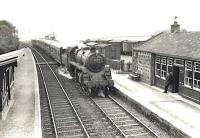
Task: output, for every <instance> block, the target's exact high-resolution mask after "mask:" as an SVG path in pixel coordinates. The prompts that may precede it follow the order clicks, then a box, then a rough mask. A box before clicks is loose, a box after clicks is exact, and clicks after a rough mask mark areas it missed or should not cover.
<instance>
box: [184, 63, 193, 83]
mask: <svg viewBox="0 0 200 138" xmlns="http://www.w3.org/2000/svg"><path fill="white" fill-rule="evenodd" d="M192 75H193V74H192V61H185V81H184V82H185V85H186V86H189V87H192Z"/></svg>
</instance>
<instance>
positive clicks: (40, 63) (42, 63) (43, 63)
mask: <svg viewBox="0 0 200 138" xmlns="http://www.w3.org/2000/svg"><path fill="white" fill-rule="evenodd" d="M46 64H47V63H46V62H39V63H36V65H46ZM48 64H49V65H58V63H57V62H48Z"/></svg>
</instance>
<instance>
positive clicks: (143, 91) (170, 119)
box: [112, 71, 200, 137]
mask: <svg viewBox="0 0 200 138" xmlns="http://www.w3.org/2000/svg"><path fill="white" fill-rule="evenodd" d="M112 77H113V80H114V82H115V87H116V88H117V89H118V90H119V91H118V92H119V94H120V95H121V96H122V97H124V98H125V99H128V100H130V101H131V103H134V105H136V106H137V107H139V109H140V110H141V111H142V112H143V113H145V114H146V115H147V116H150V118H151V119H156V121H159V123H161V125H164V126H165V127H166V130H167V131H170V133H172V134H173V137H176V136H177V137H200V125H199V123H200V122H199V117H200V105H199V104H196V103H194V102H192V101H189V100H187V99H185V98H183V97H181V96H180V95H179V94H178V93H171V92H168V93H163V91H164V90H163V89H160V88H158V87H155V86H150V85H147V84H145V83H142V82H138V81H133V80H131V79H128V74H117V73H116V72H115V71H112Z"/></svg>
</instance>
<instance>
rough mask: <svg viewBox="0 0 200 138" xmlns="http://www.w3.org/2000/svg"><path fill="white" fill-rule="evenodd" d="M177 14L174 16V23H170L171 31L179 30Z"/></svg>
mask: <svg viewBox="0 0 200 138" xmlns="http://www.w3.org/2000/svg"><path fill="white" fill-rule="evenodd" d="M177 18H178V17H177V16H175V17H174V24H172V25H171V33H177V32H180V25H179V24H178V22H177Z"/></svg>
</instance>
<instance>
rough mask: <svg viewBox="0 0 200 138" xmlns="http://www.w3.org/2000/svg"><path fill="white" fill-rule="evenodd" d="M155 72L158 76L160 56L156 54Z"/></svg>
mask: <svg viewBox="0 0 200 138" xmlns="http://www.w3.org/2000/svg"><path fill="white" fill-rule="evenodd" d="M155 63H156V65H155V71H156V72H155V74H156V76H159V77H160V56H156V62H155Z"/></svg>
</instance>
